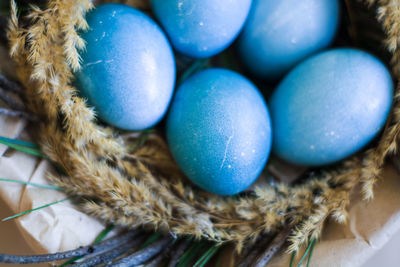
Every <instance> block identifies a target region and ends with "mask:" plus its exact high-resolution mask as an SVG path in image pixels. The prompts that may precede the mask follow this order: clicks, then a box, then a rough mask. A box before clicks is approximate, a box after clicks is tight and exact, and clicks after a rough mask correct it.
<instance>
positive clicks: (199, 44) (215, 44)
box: [151, 0, 251, 58]
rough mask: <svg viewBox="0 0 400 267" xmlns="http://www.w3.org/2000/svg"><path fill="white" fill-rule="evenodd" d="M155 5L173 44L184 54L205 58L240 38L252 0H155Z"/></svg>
mask: <svg viewBox="0 0 400 267" xmlns="http://www.w3.org/2000/svg"><path fill="white" fill-rule="evenodd" d="M151 4H152V8H153V12H154V14H155V16H156V17H157V19H158V20H159V21H160V23H161V24H162V26H163V27H164V29H165V31H166V32H167V34H168V36H169V38H170V40H171V43H172V45H173V47H174V48H175V49H176V50H177V51H179V52H181V53H182V54H184V55H187V56H190V57H195V58H205V57H211V56H213V55H215V54H217V53H219V52H221V51H222V50H224V49H225V48H226V47H228V46H229V45H230V44H231V43H232V41H233V40H234V39H235V38H236V36H237V35H238V34H239V31H240V30H241V28H242V26H243V24H244V22H245V20H246V17H247V15H248V12H249V10H250V5H251V0H218V1H215V0H200V1H199V0H185V1H183V0H152V1H151Z"/></svg>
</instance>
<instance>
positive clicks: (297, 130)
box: [270, 49, 393, 166]
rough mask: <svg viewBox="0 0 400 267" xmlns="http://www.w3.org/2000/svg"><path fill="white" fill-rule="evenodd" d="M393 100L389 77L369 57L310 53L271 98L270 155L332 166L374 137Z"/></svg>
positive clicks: (344, 52)
mask: <svg viewBox="0 0 400 267" xmlns="http://www.w3.org/2000/svg"><path fill="white" fill-rule="evenodd" d="M392 100H393V82H392V78H391V76H390V73H389V71H388V70H387V68H386V67H385V65H384V64H383V63H382V62H381V61H380V60H378V59H377V58H375V57H374V56H372V55H370V54H368V53H366V52H363V51H360V50H356V49H335V50H330V51H327V52H323V53H321V54H318V55H315V56H313V57H311V58H309V59H307V60H306V61H304V62H302V63H301V64H300V65H298V66H297V67H296V68H294V69H293V70H292V71H291V72H290V73H289V74H288V75H287V76H286V77H285V78H284V80H283V81H282V82H281V83H280V84H279V86H278V88H277V89H276V91H275V92H274V93H273V95H272V97H271V100H270V108H271V118H272V125H273V138H274V141H273V151H274V153H276V154H277V155H278V156H279V157H281V158H283V159H285V160H287V161H289V162H292V163H295V164H299V165H308V166H319V165H325V164H330V163H334V162H337V161H339V160H341V159H344V158H346V157H347V156H350V155H351V154H353V153H355V152H357V151H359V150H360V149H362V148H363V147H364V146H365V145H366V144H368V143H369V142H370V141H371V140H372V139H373V138H374V137H375V136H376V135H377V134H378V132H379V131H380V130H381V129H382V127H383V125H384V123H385V121H386V118H387V116H388V114H389V111H390V108H391V104H392Z"/></svg>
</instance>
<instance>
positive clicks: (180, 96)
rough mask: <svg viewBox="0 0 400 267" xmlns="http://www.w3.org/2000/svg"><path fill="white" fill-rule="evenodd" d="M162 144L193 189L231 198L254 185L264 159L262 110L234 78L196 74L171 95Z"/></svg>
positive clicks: (266, 129)
mask: <svg viewBox="0 0 400 267" xmlns="http://www.w3.org/2000/svg"><path fill="white" fill-rule="evenodd" d="M167 139H168V144H169V147H170V149H171V151H172V154H173V156H174V158H175V160H176V162H177V163H178V165H179V166H180V167H181V169H182V170H183V172H184V173H185V174H186V175H187V176H188V177H189V178H190V179H191V180H192V181H193V182H194V183H195V184H197V185H198V186H200V187H201V188H203V189H205V190H207V191H209V192H212V193H215V194H220V195H232V194H236V193H239V192H241V191H243V190H245V189H246V188H247V187H248V186H249V185H251V184H252V183H253V182H254V180H255V179H256V178H257V177H258V175H259V174H260V172H261V171H262V169H263V167H264V165H265V163H266V161H267V159H268V156H269V152H270V146H271V126H270V118H269V114H268V109H267V106H266V104H265V102H264V100H263V98H262V96H261V94H260V93H259V91H258V90H257V88H256V87H255V86H254V85H253V84H252V83H251V82H249V81H248V80H247V79H246V78H244V77H243V76H241V75H240V74H238V73H235V72H232V71H229V70H224V69H208V70H205V71H201V72H199V73H197V74H195V75H194V76H192V77H191V78H189V79H188V80H186V81H185V82H184V83H183V84H182V85H181V86H180V87H179V89H178V90H177V92H176V95H175V97H174V99H173V101H172V104H171V110H170V112H169V114H168V116H167Z"/></svg>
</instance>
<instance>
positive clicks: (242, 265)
mask: <svg viewBox="0 0 400 267" xmlns="http://www.w3.org/2000/svg"><path fill="white" fill-rule="evenodd" d="M270 242H271V237H270V236H262V237H261V240H259V242H258V243H256V244H255V245H254V246H252V247H251V248H250V250H249V252H248V253H247V254H245V255H243V257H242V259H241V260H240V261H239V263H238V267H247V266H250V264H251V263H252V262H254V260H255V259H256V257H257V256H258V255H259V254H260V253H261V251H262V249H263V248H265V247H266V246H268V244H269V243H270Z"/></svg>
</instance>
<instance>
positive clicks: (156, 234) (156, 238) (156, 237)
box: [139, 233, 161, 250]
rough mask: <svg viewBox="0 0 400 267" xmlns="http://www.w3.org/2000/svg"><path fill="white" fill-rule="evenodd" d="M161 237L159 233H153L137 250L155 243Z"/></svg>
mask: <svg viewBox="0 0 400 267" xmlns="http://www.w3.org/2000/svg"><path fill="white" fill-rule="evenodd" d="M160 237H161V234H160V233H153V234H152V235H151V236H150V237H149V238H147V240H146V241H145V242H144V243H143V244H142V245H141V246H140V248H139V250H140V249H142V248H145V247H147V246H148V245H150V244H151V243H153V242H155V241H157V240H158V239H159V238H160Z"/></svg>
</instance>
